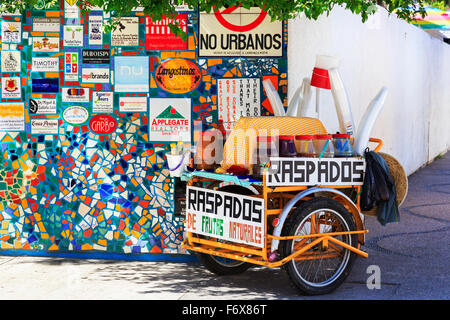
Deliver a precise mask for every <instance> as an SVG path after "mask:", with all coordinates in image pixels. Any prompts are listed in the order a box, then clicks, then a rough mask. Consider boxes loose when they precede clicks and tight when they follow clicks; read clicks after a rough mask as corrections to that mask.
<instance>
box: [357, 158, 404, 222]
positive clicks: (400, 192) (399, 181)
mask: <svg viewBox="0 0 450 320" xmlns="http://www.w3.org/2000/svg"><path fill="white" fill-rule="evenodd" d="M378 154H379V155H380V156H381V157H382V158H383V159H384V161H386V163H387V165H388V167H389V173H390V175H391V177H392V179H394V185H395V191H396V193H397V203H398V206H399V207H400V206H401V205H402V203H403V201H404V200H405V198H406V194H407V193H408V177H407V176H406V172H405V169H404V168H403V167H402V165H401V164H400V162H398V160H397V159H395V158H394V157H393V156H391V155H389V154H387V153H383V152H378ZM362 213H363V214H365V215H368V216H376V215H377V206H374V207H373V208H372V209H371V210H369V211H362Z"/></svg>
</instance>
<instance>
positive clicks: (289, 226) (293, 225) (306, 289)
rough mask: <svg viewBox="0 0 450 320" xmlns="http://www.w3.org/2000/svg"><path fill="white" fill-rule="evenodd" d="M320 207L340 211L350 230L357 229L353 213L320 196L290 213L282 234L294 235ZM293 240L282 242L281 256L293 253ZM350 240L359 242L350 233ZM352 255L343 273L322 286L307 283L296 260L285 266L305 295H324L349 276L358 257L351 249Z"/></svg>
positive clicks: (339, 204) (291, 278) (292, 283)
mask: <svg viewBox="0 0 450 320" xmlns="http://www.w3.org/2000/svg"><path fill="white" fill-rule="evenodd" d="M319 209H331V210H334V211H336V212H337V213H339V214H340V215H341V216H342V218H343V219H344V220H345V222H346V223H347V226H348V227H349V229H350V230H348V231H355V230H356V225H355V222H354V220H353V216H352V215H351V213H350V212H349V211H348V210H347V209H346V208H345V207H344V206H343V205H342V204H341V203H339V202H338V201H336V200H333V199H330V198H325V197H320V198H314V199H311V200H309V201H306V202H304V203H302V204H300V205H299V206H298V207H297V208H296V209H295V210H294V211H293V212H292V214H291V215H290V217H289V218H288V220H287V221H286V224H285V225H284V227H283V230H282V236H290V235H294V233H295V231H296V230H297V228H298V226H299V224H300V223H301V222H302V221H303V220H304V219H305V218H306V217H307V216H308V215H309V214H310V213H312V212H314V211H316V210H319ZM292 241H293V240H287V241H282V242H281V243H280V253H281V257H282V258H284V257H286V256H288V255H290V254H291V246H292ZM350 241H351V245H352V246H356V245H357V243H358V240H357V236H356V235H350ZM349 253H350V257H349V258H348V261H347V264H346V265H345V267H344V270H343V271H342V272H341V274H340V275H339V276H338V277H337V278H336V279H335V280H334V281H333V282H331V283H330V284H328V285H326V286H322V287H317V286H311V285H309V284H308V283H306V282H305V281H304V280H303V279H302V278H301V277H300V276H299V275H298V274H297V272H296V269H295V267H294V260H291V261H289V262H288V263H286V264H285V265H284V266H283V268H284V269H285V270H286V272H287V274H288V276H289V278H290V280H291V285H293V287H294V288H295V289H297V290H298V291H300V293H302V294H305V295H310V296H312V295H322V294H327V293H330V292H332V291H334V290H336V289H337V288H338V287H339V286H340V285H341V284H342V283H343V282H344V280H345V279H346V278H347V277H348V275H349V274H350V271H351V269H352V266H353V263H354V261H355V258H356V254H355V253H354V252H352V251H349Z"/></svg>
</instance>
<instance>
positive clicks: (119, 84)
mask: <svg viewBox="0 0 450 320" xmlns="http://www.w3.org/2000/svg"><path fill="white" fill-rule="evenodd" d="M149 66H150V57H149V56H116V57H114V91H115V92H148V91H149V90H150V72H149Z"/></svg>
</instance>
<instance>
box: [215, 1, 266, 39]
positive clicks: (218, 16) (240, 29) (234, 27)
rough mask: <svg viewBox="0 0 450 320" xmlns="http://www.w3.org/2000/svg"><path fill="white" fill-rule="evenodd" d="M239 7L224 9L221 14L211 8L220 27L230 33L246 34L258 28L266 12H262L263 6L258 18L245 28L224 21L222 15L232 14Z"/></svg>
mask: <svg viewBox="0 0 450 320" xmlns="http://www.w3.org/2000/svg"><path fill="white" fill-rule="evenodd" d="M240 6H241V5H238V6H237V7H236V6H232V7H229V8H226V9H225V10H223V11H222V12H219V10H214V6H213V11H214V15H215V16H216V19H217V21H219V23H220V24H221V25H223V26H224V27H225V28H227V29H229V30H231V31H235V32H246V31H250V30H253V29H255V28H256V27H257V26H259V25H260V24H261V22H263V21H264V19H265V18H266V15H267V12H266V11H264V6H263V8H262V10H261V12H260V13H259V16H258V18H256V20H255V21H253V22H251V23H249V24H247V25H245V26H239V25H238V26H237V25H235V24H232V23H230V22H228V21H227V20H225V18H224V17H223V16H222V14H229V13H231V12H233V11H234V10H236V9H237V8H239V7H240Z"/></svg>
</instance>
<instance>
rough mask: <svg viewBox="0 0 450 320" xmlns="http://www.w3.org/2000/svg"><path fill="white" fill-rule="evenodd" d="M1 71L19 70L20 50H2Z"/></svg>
mask: <svg viewBox="0 0 450 320" xmlns="http://www.w3.org/2000/svg"><path fill="white" fill-rule="evenodd" d="M1 58H2V63H1V67H2V72H20V69H21V57H20V51H18V50H14V51H9V50H2V51H1Z"/></svg>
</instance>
